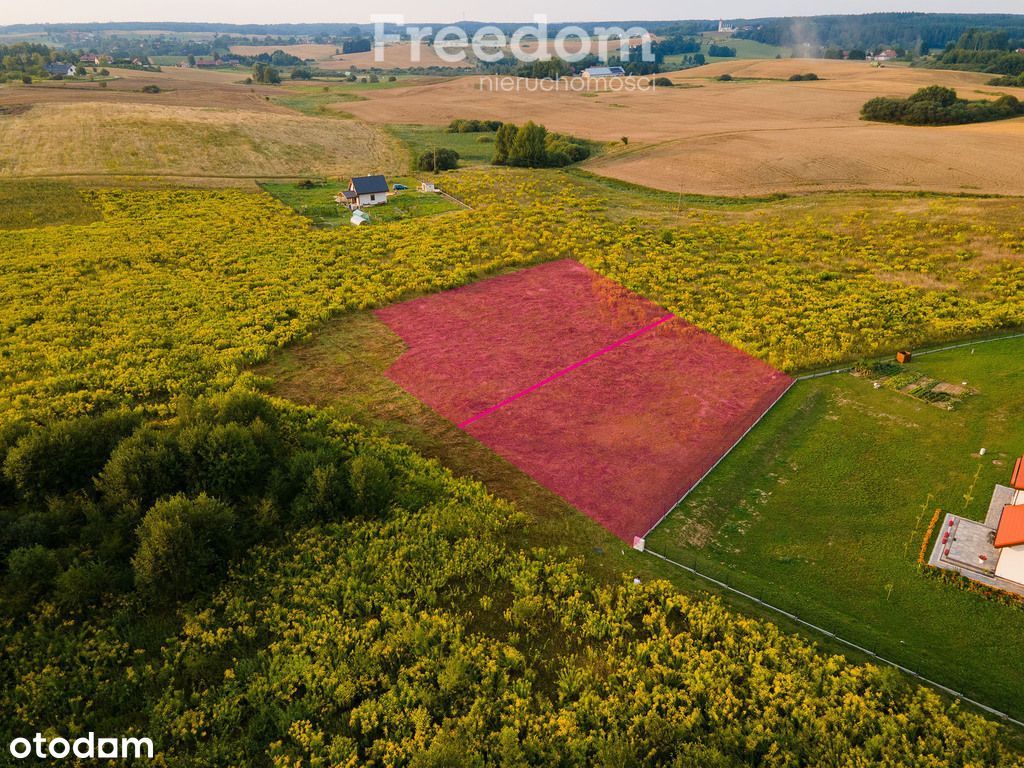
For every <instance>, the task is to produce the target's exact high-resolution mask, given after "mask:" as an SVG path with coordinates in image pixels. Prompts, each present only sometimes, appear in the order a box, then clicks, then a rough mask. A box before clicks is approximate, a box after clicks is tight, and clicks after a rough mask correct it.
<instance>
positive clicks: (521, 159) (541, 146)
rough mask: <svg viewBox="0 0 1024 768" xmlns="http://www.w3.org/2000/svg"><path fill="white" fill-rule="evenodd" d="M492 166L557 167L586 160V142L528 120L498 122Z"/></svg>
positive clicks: (588, 154)
mask: <svg viewBox="0 0 1024 768" xmlns="http://www.w3.org/2000/svg"><path fill="white" fill-rule="evenodd" d="M494 141H495V146H494V158H493V159H492V161H491V162H492V163H494V165H511V166H519V167H523V168H559V167H562V166H565V165H570V164H572V163H578V162H580V161H581V160H586V159H587V158H588V157H589V156H590V145H589V144H588V143H587V142H586V141H584V140H582V139H577V138H575V137H573V136H567V135H565V134H561V133H548V130H547V128H545V127H544V126H543V125H537V124H536V123H534V122H533V121H532V120H530V121H528V122H526V123H524V124H523V125H521V126H518V127H516V126H514V125H512V124H511V123H505V124H504V125H502V126H501V127H500V128H499V129H498V132H497V134H496V136H495V140H494Z"/></svg>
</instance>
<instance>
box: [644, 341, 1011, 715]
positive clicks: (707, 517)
mask: <svg viewBox="0 0 1024 768" xmlns="http://www.w3.org/2000/svg"><path fill="white" fill-rule="evenodd" d="M1021 359H1024V339H1015V340H1009V341H997V342H992V343H988V344H979V345H977V346H976V347H967V348H963V349H959V350H953V351H948V352H941V353H937V354H934V355H929V356H925V357H919V358H918V359H917V360H915V361H914V362H913V363H912V365H911V368H912V369H915V370H918V371H921V372H923V373H926V374H928V375H930V376H933V377H935V378H938V379H941V380H943V381H948V382H952V383H955V384H960V383H961V382H964V381H966V382H967V383H968V385H969V386H970V387H972V388H973V389H975V390H977V394H973V395H969V396H967V397H966V398H965V399H964V401H963V402H962V403H960V404H959V405H957V407H956V409H955V410H953V411H946V410H942V409H940V408H937V407H935V406H932V405H928V404H926V403H924V402H922V401H920V400H916V399H913V398H911V397H908V396H907V395H905V394H901V393H899V392H895V391H892V390H890V389H887V388H882V389H877V390H876V389H874V387H873V386H872V382H871V380H870V379H868V378H859V377H854V376H852V375H849V374H841V375H835V376H830V377H826V378H821V379H816V380H810V381H805V382H799V383H797V384H796V385H795V386H794V388H793V389H792V390H791V391H790V393H789V394H788V395H787V396H786V397H785V398H784V399H783V400H782V402H781V403H780V404H779V405H778V406H777V408H776V409H775V410H774V411H772V412H771V413H770V414H769V416H768V417H767V418H765V420H764V421H763V422H762V423H761V424H760V425H759V426H758V427H757V428H755V430H754V431H753V432H752V433H751V434H750V435H749V436H748V438H747V439H746V440H745V441H744V442H743V443H742V444H741V445H740V446H739V447H738V448H737V449H736V450H735V451H734V452H733V453H732V454H731V455H730V456H729V457H728V458H727V459H726V460H725V461H723V462H722V464H721V465H719V467H718V468H717V469H716V470H715V471H714V472H713V473H712V474H711V475H710V476H709V477H708V479H707V480H706V481H705V482H704V483H703V484H702V485H701V486H699V487H698V489H697V490H696V491H695V492H694V493H693V494H691V496H690V497H689V498H688V499H687V500H686V501H685V502H684V503H683V504H682V505H681V506H680V507H678V508H677V509H676V510H675V511H674V512H673V513H672V514H671V515H670V516H669V517H668V518H667V519H666V520H665V521H664V522H663V523H662V524H661V526H659V527H658V528H657V529H656V530H655V532H654V533H653V534H651V536H650V537H649V538H648V546H649V547H650V548H651V549H652V550H654V551H657V552H659V553H661V554H664V555H665V556H667V557H670V558H672V559H675V560H677V561H679V562H683V563H685V564H686V565H693V564H696V565H697V567H698V568H700V569H703V570H705V571H707V572H708V573H709V574H711V575H714V576H716V577H718V578H721V579H725V580H727V581H728V582H729V583H731V584H733V585H735V586H738V587H739V588H741V589H743V590H746V591H748V592H751V593H753V594H754V595H755V596H758V597H761V598H762V599H764V600H766V601H768V602H771V603H773V604H775V605H777V606H779V607H781V608H783V609H785V610H788V611H791V612H793V613H796V614H797V615H799V616H800V617H802V618H804V619H806V620H808V621H811V622H813V623H816V624H818V625H820V626H822V627H824V628H826V629H830V630H833V631H835V632H836V633H838V634H839V635H841V636H843V637H845V638H847V639H849V640H852V641H853V642H856V643H859V644H861V645H864V646H865V647H867V648H869V649H871V650H874V651H875V652H877V653H879V654H880V655H883V656H885V657H887V658H890V659H893V660H895V661H898V662H900V663H902V664H904V665H906V666H908V667H910V668H911V669H914V670H916V671H917V672H919V673H921V674H923V675H925V676H927V677H930V678H932V679H934V680H937V681H939V682H942V683H944V684H946V685H949V686H951V687H954V688H957V689H959V690H963V691H965V692H967V693H968V694H969V695H971V696H974V697H976V698H978V699H979V700H982V701H985V702H987V703H989V704H991V705H993V706H998V707H1002V708H1004V709H1005V711H1008V712H1010V713H1011V714H1015V716H1016V717H1018V718H1020V717H1021V716H1022V715H1024V693H1022V688H1021V686H1020V684H1019V682H1013V683H1011V682H1010V679H1011V677H1012V673H1009V672H1008V668H1007V666H1006V659H1010V658H1018V657H1020V656H1021V655H1022V654H1024V635H1022V634H1021V632H1020V626H1021V622H1022V621H1024V612H1022V607H1021V606H1020V605H1016V606H1014V605H1006V604H1003V603H1001V602H999V601H994V600H991V599H986V597H984V596H982V595H980V594H976V593H975V592H973V591H969V590H966V589H964V588H963V587H961V586H958V585H955V584H950V583H948V582H946V581H944V580H941V579H938V578H935V577H934V576H932V575H930V574H927V573H924V572H922V569H921V568H920V567H919V566H918V556H919V552H920V549H921V546H922V542H923V537H924V536H925V532H926V528H927V526H928V524H929V522H930V520H931V517H932V515H933V513H934V511H935V510H936V509H940V508H941V509H942V510H944V511H948V512H954V513H957V514H962V515H966V516H968V517H972V518H975V519H984V517H985V511H986V509H987V507H988V503H989V499H990V497H991V495H992V489H993V486H994V485H995V484H996V483H1003V484H1006V483H1007V482H1008V481H1009V478H1010V472H1011V470H1012V467H1013V459H1014V457H1016V456H1019V455H1020V454H1022V453H1024V420H1021V418H1020V414H1021V413H1022V412H1024V369H1022V368H1021V365H1020V361H1021ZM981 448H986V449H987V455H986V456H984V457H980V456H978V452H979V449H981ZM929 544H930V542H929ZM1008 674H1010V677H1008Z"/></svg>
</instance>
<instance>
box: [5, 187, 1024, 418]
mask: <svg viewBox="0 0 1024 768" xmlns="http://www.w3.org/2000/svg"><path fill="white" fill-rule="evenodd" d="M445 185H446V187H447V188H449V189H450V190H451V191H453V192H454V193H455V194H457V195H459V196H460V197H462V198H464V199H465V200H467V202H469V203H471V204H472V205H473V206H474V210H472V211H461V212H453V213H449V214H446V215H444V216H440V217H436V218H431V219H423V220H414V221H409V222H401V223H395V224H384V225H376V226H372V227H367V228H359V229H356V228H343V229H341V230H338V231H333V232H329V231H317V230H313V229H311V228H310V227H309V225H308V221H307V220H305V219H303V218H302V217H300V216H297V215H296V214H294V213H293V212H292V211H290V210H289V209H287V208H285V207H284V206H282V205H280V204H278V203H276V202H275V201H273V200H272V199H271V198H270V197H269V196H267V195H265V194H250V193H245V192H239V191H202V190H179V191H166V190H163V191H130V192H129V191H102V192H96V193H85V195H86V199H87V200H88V202H90V203H91V204H92V205H93V206H94V207H95V208H97V209H98V210H99V211H100V212H101V220H100V221H96V222H93V223H87V224H78V225H75V224H72V225H67V226H52V227H41V228H34V229H20V230H6V231H0V251H2V252H4V253H7V254H9V257H8V258H7V259H6V260H5V261H4V262H3V263H2V266H0V297H2V299H3V300H2V302H0V323H2V324H3V328H4V329H5V331H6V332H5V333H4V334H3V337H2V339H0V382H2V386H0V414H3V415H4V417H5V418H7V417H10V416H12V415H14V414H21V415H27V416H41V415H46V414H64V415H73V414H76V413H81V412H88V411H90V410H93V409H95V408H97V407H99V406H107V405H113V404H116V403H121V402H125V401H128V402H142V403H154V404H156V403H165V402H166V400H167V398H168V397H169V396H174V395H177V394H180V393H192V394H195V393H198V392H201V391H204V390H207V389H210V388H211V387H213V388H218V387H222V386H224V385H227V384H228V383H229V382H230V381H232V380H233V379H234V378H235V377H236V376H237V375H238V373H239V371H240V370H241V369H243V368H245V367H246V366H249V365H251V364H253V363H256V362H258V361H260V360H262V359H264V358H265V356H266V355H267V353H268V352H269V351H270V350H272V349H274V348H277V347H280V346H282V345H284V344H286V343H288V342H290V341H292V340H295V339H297V338H300V337H302V336H304V335H306V334H308V333H309V332H310V331H311V330H312V329H314V328H315V327H316V326H317V325H318V324H320V323H321V322H323V321H324V320H326V319H327V318H329V317H331V316H333V315H335V314H337V313H340V312H343V311H346V310H351V309H357V308H365V307H370V306H377V305H380V304H384V303H387V302H391V301H394V300H396V299H398V298H401V297H403V296H407V295H410V294H413V293H415V292H420V291H434V290H440V289H443V288H448V287H452V286H455V285H459V284H461V283H464V282H467V281H470V280H472V279H475V278H476V277H478V276H480V275H481V274H484V273H488V272H493V271H495V270H500V269H507V268H510V267H516V266H523V265H527V264H531V263H535V262H538V261H543V260H548V259H556V258H565V257H572V258H576V259H579V260H581V261H583V262H585V263H586V264H588V265H589V266H591V267H593V268H595V269H597V270H599V271H600V272H602V273H604V274H606V275H608V276H610V277H612V278H614V279H615V280H618V281H620V282H621V283H623V284H624V285H626V286H628V287H629V288H631V289H634V290H636V291H638V292H639V293H642V294H644V295H647V296H649V297H651V298H653V299H654V300H656V301H659V302H660V303H662V304H663V305H664V306H665V307H666V308H668V309H670V310H671V311H673V312H676V313H678V314H680V315H682V316H683V317H686V318H688V319H690V320H692V321H694V322H696V323H698V324H700V325H701V326H703V327H705V328H707V329H709V330H711V331H713V332H714V333H716V334H719V335H720V336H722V337H723V338H725V339H726V340H728V341H730V342H732V343H734V344H736V345H738V346H740V347H741V348H743V349H746V350H748V351H749V352H751V353H753V354H755V355H756V356H758V357H761V358H764V359H766V360H768V361H769V362H771V363H773V364H774V365H776V366H779V367H782V368H784V369H786V370H789V371H800V370H806V369H810V368H814V367H817V366H822V365H825V364H831V363H836V362H840V361H845V360H850V359H854V358H857V357H860V356H866V355H876V354H880V353H884V352H890V351H892V350H894V349H895V348H897V347H900V346H904V345H917V344H922V343H925V342H929V341H938V340H945V339H951V338H957V337H961V336H965V335H969V334H980V333H985V332H989V331H996V330H999V329H1002V328H1007V327H1012V326H1019V325H1021V324H1024V303H1022V302H1021V296H1022V293H1024V228H1022V226H1021V224H1020V223H1019V221H1018V219H1017V217H1016V215H1015V214H1016V210H1017V206H1016V204H1015V203H1014V202H1013V201H1008V200H997V199H994V200H984V199H957V198H944V197H921V198H910V199H900V198H892V197H886V196H863V195H862V196H840V197H836V198H830V197H818V198H799V199H793V200H781V201H776V202H765V203H759V204H746V205H712V204H695V203H688V204H687V205H685V206H680V207H679V208H678V210H676V208H675V207H674V206H673V205H672V204H671V202H670V200H671V196H669V197H668V198H666V199H664V200H660V199H658V198H645V202H644V205H645V208H644V209H643V211H642V215H630V210H631V208H630V205H631V203H632V201H633V200H634V198H635V197H637V196H639V195H640V193H638V192H634V191H631V190H629V189H620V188H617V187H614V186H606V185H602V184H601V183H600V182H596V181H592V180H587V179H576V178H575V177H572V176H570V175H567V174H564V173H561V172H557V171H550V172H540V173H537V172H534V173H529V172H515V171H492V170H483V171H471V172H464V173H461V174H459V175H450V176H448V177H446V178H445ZM712 202H713V201H712Z"/></svg>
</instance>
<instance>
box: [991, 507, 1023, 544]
mask: <svg viewBox="0 0 1024 768" xmlns="http://www.w3.org/2000/svg"><path fill="white" fill-rule="evenodd" d="M995 544H996V548H997V549H999V548H1002V547H1016V546H1017V545H1018V544H1024V506H1016V507H1015V506H1010V505H1007V506H1005V507H1003V515H1002V517H1000V518H999V528H998V530H997V531H996V542H995Z"/></svg>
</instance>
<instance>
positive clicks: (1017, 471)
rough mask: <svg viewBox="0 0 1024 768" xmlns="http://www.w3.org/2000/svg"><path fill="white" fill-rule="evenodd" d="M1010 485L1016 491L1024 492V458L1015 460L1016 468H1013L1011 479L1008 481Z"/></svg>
mask: <svg viewBox="0 0 1024 768" xmlns="http://www.w3.org/2000/svg"><path fill="white" fill-rule="evenodd" d="M1010 485H1012V486H1013V487H1014V488H1016V489H1017V490H1018V491H1024V456H1021V457H1020V458H1019V459H1017V466H1015V467H1014V468H1013V477H1012V478H1011V479H1010Z"/></svg>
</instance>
